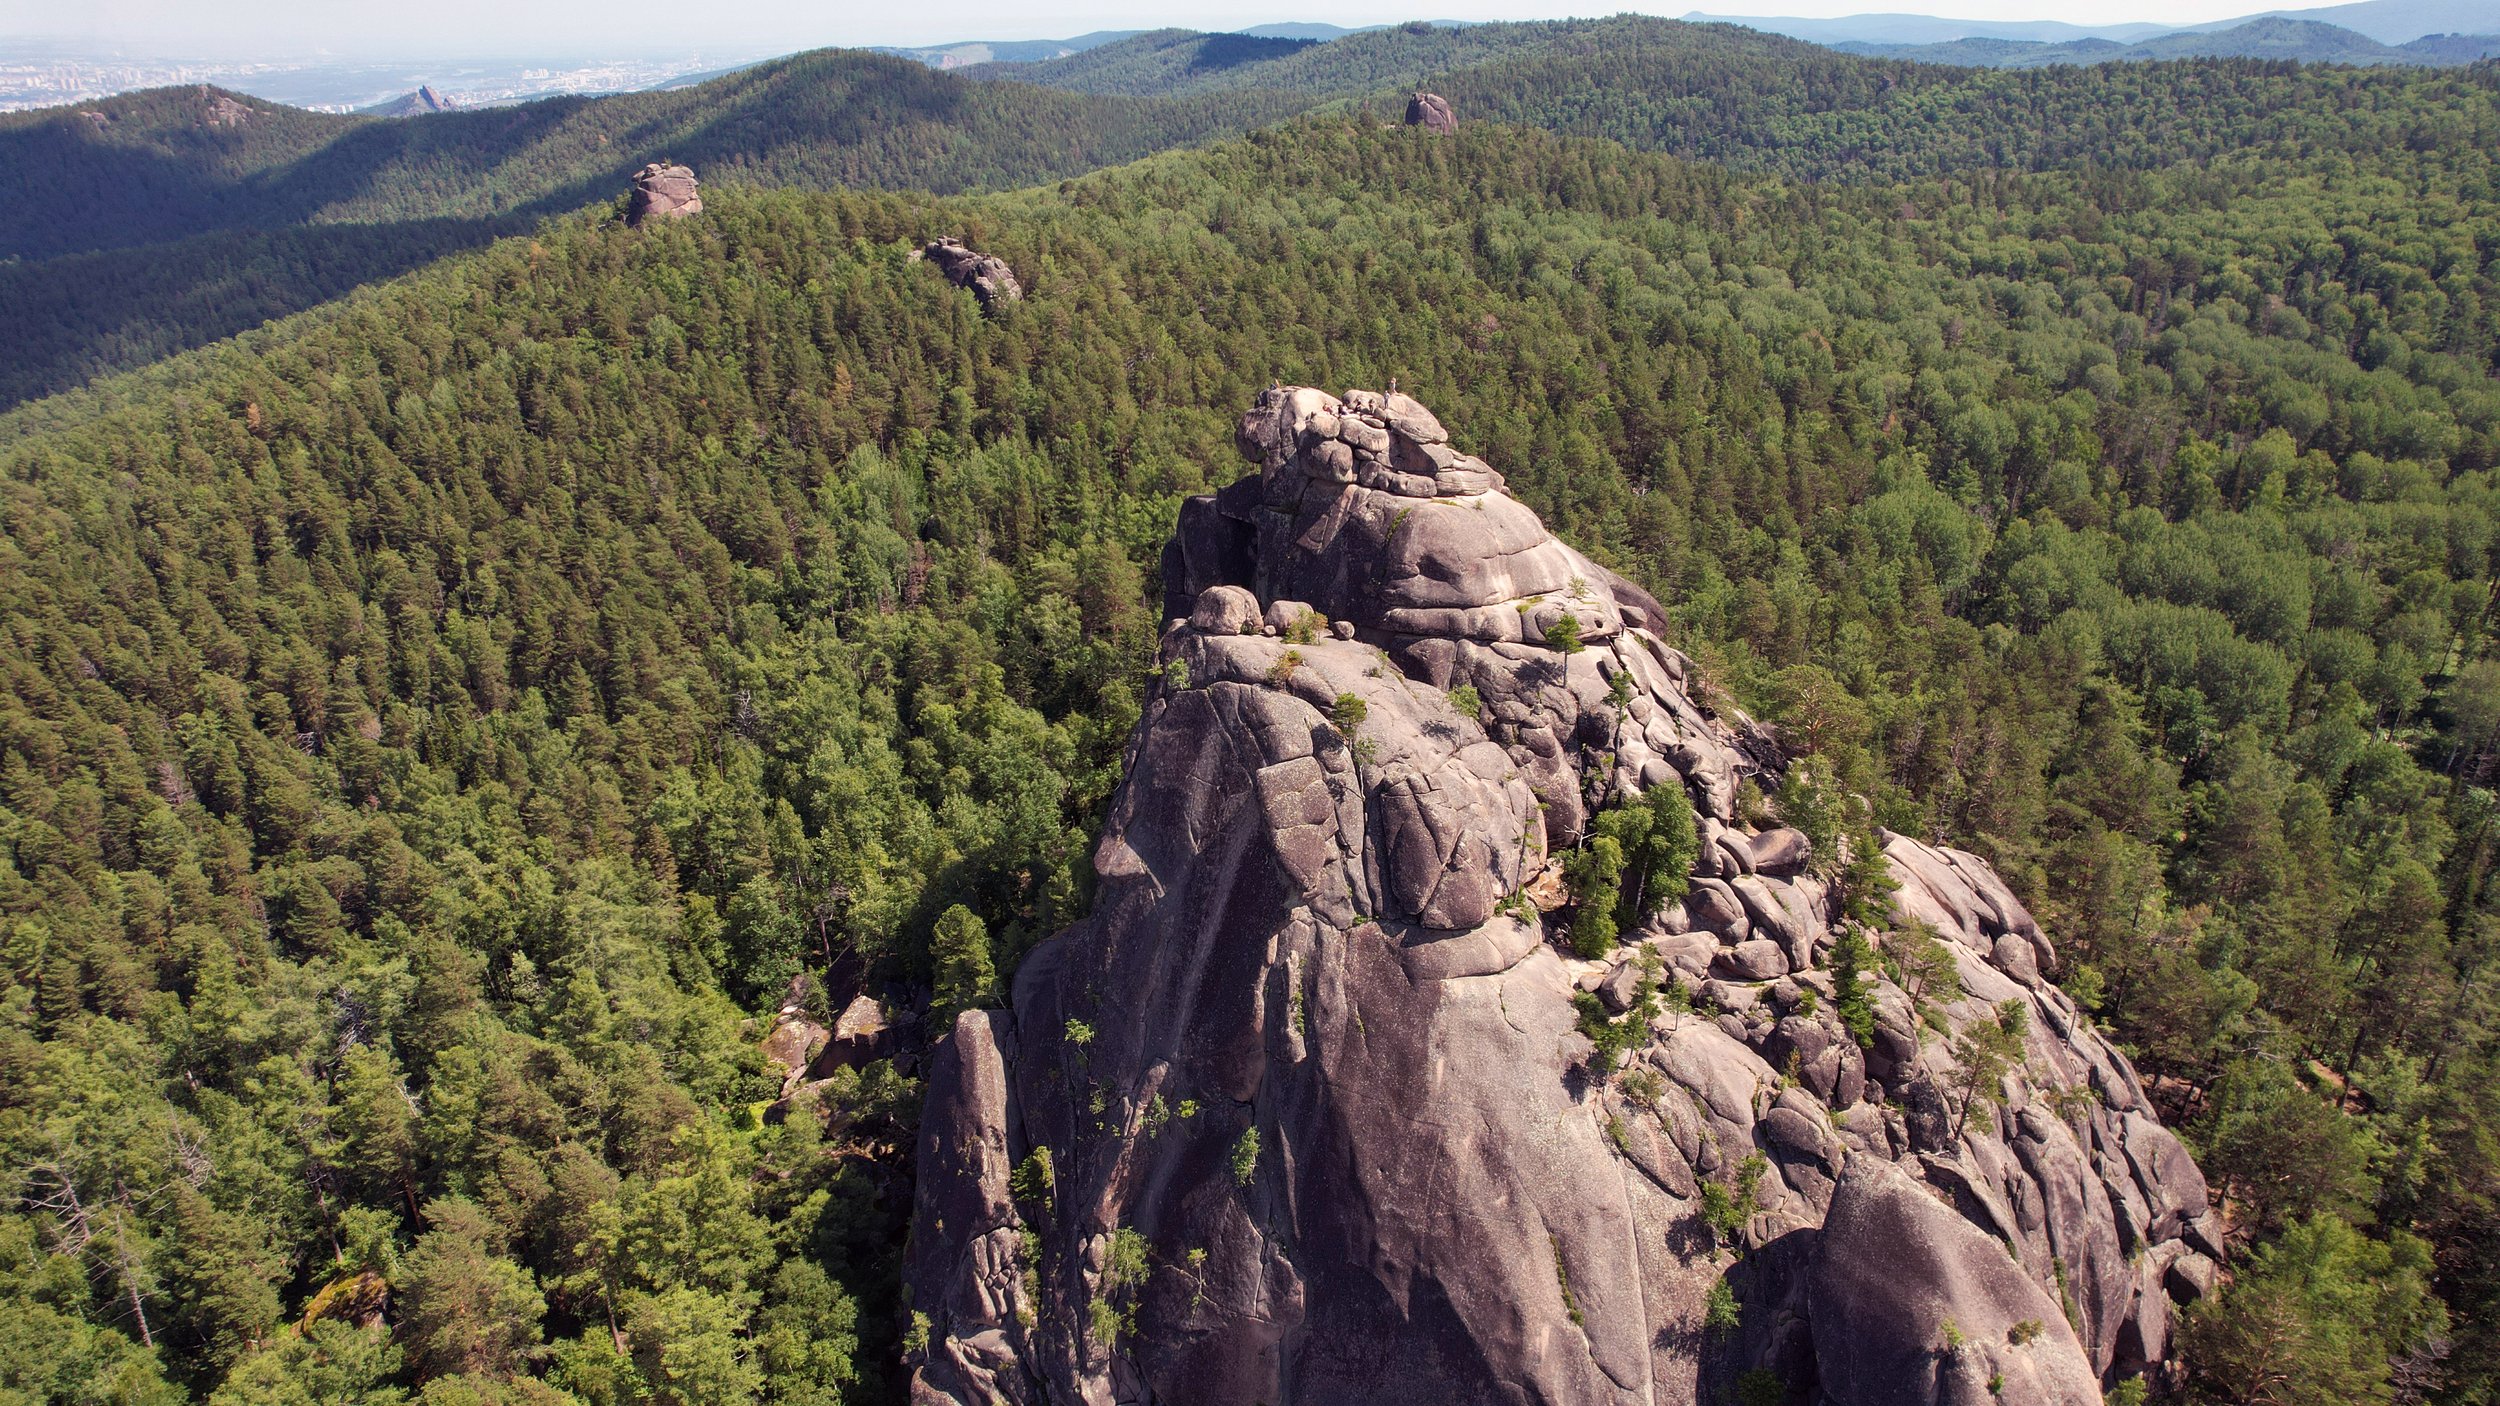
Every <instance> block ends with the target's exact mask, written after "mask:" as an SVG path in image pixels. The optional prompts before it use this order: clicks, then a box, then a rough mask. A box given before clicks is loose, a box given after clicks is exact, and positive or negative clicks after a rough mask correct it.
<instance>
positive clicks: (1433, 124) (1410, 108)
mask: <svg viewBox="0 0 2500 1406" xmlns="http://www.w3.org/2000/svg"><path fill="white" fill-rule="evenodd" d="M1406 125H1407V126H1409V127H1421V128H1423V129H1424V130H1426V131H1428V132H1455V131H1457V130H1458V114H1456V113H1454V112H1452V111H1450V100H1449V99H1448V98H1445V97H1443V96H1441V95H1440V94H1439V93H1417V94H1416V95H1415V96H1413V97H1411V98H1408V99H1407V100H1406Z"/></svg>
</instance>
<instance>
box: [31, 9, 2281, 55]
mask: <svg viewBox="0 0 2500 1406" xmlns="http://www.w3.org/2000/svg"><path fill="white" fill-rule="evenodd" d="M2275 3H2277V4H2279V3H2281V0H2275ZM1625 8H1631V9H1638V10H1641V11H1644V12H1646V13H1651V14H1661V15H1682V14H1688V13H1691V12H1692V11H1694V10H1696V9H1699V10H1706V11H1709V12H1711V13H1716V14H1761V15H1846V14H1857V13H1861V12H1864V11H1869V10H1900V11H1910V12H1915V13H1920V14H1938V15H1951V16H1954V17H1957V18H1986V19H2061V20H2069V21H2075V22H2079V23H2114V22H2118V21H2123V20H2153V21H2157V22H2161V23H2167V24H2193V23H2196V22H2199V21H2202V20H2214V19H2226V18H2229V17H2230V16H2233V15H2241V14H2248V13H2251V12H2253V11H2256V10H2262V9H2267V8H2270V6H2269V4H2268V3H2267V0H1889V3H1887V0H1871V3H1870V0H1683V3H1677V4H1672V5H1661V4H1655V3H1652V4H1632V5H1628V6H1627V5H1625V4H1622V3H1620V0H1616V3H1603V2H1602V0H1601V3H1590V0H1578V3H1574V0H1326V3H1312V0H1267V2H1266V3H1262V0H1062V3H1058V4H1038V5H1037V4H1032V3H1029V0H1028V2H1027V3H1018V0H949V3H946V4H943V5H937V4H897V3H893V0H882V2H881V3H863V0H0V62H5V61H6V60H7V58H8V52H7V50H8V41H9V40H11V39H20V40H23V39H85V40H97V41H102V42H107V43H111V44H114V45H117V46H121V47H123V48H126V49H129V50H131V51H133V52H138V51H145V52H148V53H151V54H160V55H167V56H178V55H185V54H202V55H206V54H209V53H220V54H233V53H258V54H267V55H270V56H277V55H281V54H284V55H300V54H308V53H314V52H330V53H336V54H339V55H342V56H348V55H354V56H365V55H370V56H374V57H412V56H417V55H428V56H432V55H470V56H476V57H500V56H507V55H526V54H533V53H543V54H546V55H549V56H551V57H559V56H577V57H595V56H600V55H608V56H616V57H624V56H641V55H651V54H661V53H668V52H672V51H678V50H684V49H693V50H697V51H700V52H703V53H706V54H711V53H723V54H725V53H728V52H729V51H732V50H737V51H754V52H762V51H774V52H779V51H784V50H790V49H802V48H813V47H817V46H821V45H827V44H934V43H939V42H942V41H946V40H954V39H1056V38H1063V37H1066V36H1068V35H1073V34H1081V33H1084V32H1086V31H1088V30H1095V29H1151V28H1160V27H1163V26H1171V25H1177V26H1182V27H1186V28H1190V29H1206V30H1227V29H1240V28H1245V27H1248V26H1250V25H1255V24H1263V23H1269V22H1273V21H1280V20H1326V21H1328V22H1329V23H1332V24H1341V25H1358V24H1377V23H1384V22H1391V21H1396V20H1403V19H1413V18H1428V19H1468V20H1492V19H1551V18H1559V17H1563V16H1568V15H1586V14H1612V13H1615V12H1617V11H1618V10H1621V9H1625Z"/></svg>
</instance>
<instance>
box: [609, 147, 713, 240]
mask: <svg viewBox="0 0 2500 1406" xmlns="http://www.w3.org/2000/svg"><path fill="white" fill-rule="evenodd" d="M702 213H703V197H702V196H701V195H699V194H697V193H696V191H695V179H694V171H693V170H692V169H691V168H689V167H685V166H672V165H669V164H667V163H665V162H660V161H654V162H652V163H651V164H650V165H648V166H645V167H643V168H642V169H641V170H639V171H636V172H635V173H634V194H633V199H632V200H630V201H628V202H627V204H626V206H625V223H627V224H629V225H639V224H641V223H642V222H643V221H645V220H682V219H684V218H685V217H686V216H688V215H700V214H702Z"/></svg>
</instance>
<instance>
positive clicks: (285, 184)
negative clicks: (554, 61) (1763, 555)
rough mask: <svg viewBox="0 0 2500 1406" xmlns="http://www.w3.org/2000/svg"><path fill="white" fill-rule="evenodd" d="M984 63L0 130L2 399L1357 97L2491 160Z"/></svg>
mask: <svg viewBox="0 0 2500 1406" xmlns="http://www.w3.org/2000/svg"><path fill="white" fill-rule="evenodd" d="M992 71H994V72H996V73H998V74H999V75H1001V78H1002V79H1003V80H1012V81H990V82H979V81H973V80H970V79H966V78H962V77H958V76H957V75H954V74H948V73H939V72H935V71H932V70H929V69H927V68H924V67H922V66H920V65H918V64H916V63H912V62H910V61H909V60H905V59H900V58H894V57H890V56H882V55H871V54H864V53H855V52H845V51H825V52H821V53H815V54H805V55H800V56H797V57H795V58H791V59H785V60H780V61H777V62H775V63H770V64H764V65H759V66H758V67H756V68H753V69H748V70H744V71H741V72H739V73H736V74H733V75H730V76H728V77H725V78H721V79H718V80H715V81H713V82H711V83H706V84H701V85H698V86H696V87H693V88H688V89H682V90H677V91H673V92H666V93H646V94H635V95H629V96H625V97H617V98H606V99H597V100H592V99H579V98H565V99H554V100H549V101H547V102H541V103H530V104H524V105H522V106H520V107H515V108H503V109H494V110H489V111H480V112H465V113H460V112H455V113H438V114H434V115H433V117H432V118H431V119H429V120H428V121H425V122H415V123H411V122H398V121H390V120H385V119H348V118H329V117H321V116H318V115H315V114H307V113H300V112H292V111H290V110H286V109H281V108H277V107H274V106H273V105H269V104H262V103H258V102H256V101H254V100H251V99H241V98H233V97H230V96H228V95H224V94H219V93H216V92H214V91H212V90H202V89H169V90H164V91H161V92H157V93H150V94H139V95H133V96H130V97H125V98H116V99H112V100H111V101H109V102H107V103H103V104H94V105H88V106H84V107H79V108H73V109H62V110H56V111H52V112H46V113H35V114H23V115H15V116H10V117H6V118H0V164H5V165H7V166H8V167H9V168H10V169H11V170H14V171H18V172H21V173H23V179H24V180H25V181H26V183H27V188H28V189H29V190H34V191H41V192H44V197H43V198H41V199H30V200H27V201H21V202H18V203H16V204H15V205H13V206H12V207H11V209H10V210H9V211H8V212H7V213H5V214H0V297H5V298H6V299H7V301H8V305H9V306H10V307H11V308H12V310H13V311H17V312H18V314H19V318H18V324H17V325H18V326H19V328H20V329H21V330H20V335H19V336H18V337H16V338H14V339H12V341H11V342H10V343H9V344H8V345H7V346H5V347H0V406H6V405H9V404H15V403H18V402H20V401H23V400H25V399H29V398H32V397H34V396H38V395H43V394H48V393H50V392H53V391H57V390H61V389H65V388H67V387H69V386H72V385H76V384H79V383H81V382H82V381H84V380H87V379H90V378H92V377H93V376H95V375H97V374H100V373H102V372H105V371H109V370H113V369H118V368H124V367H128V366H133V365H137V364H141V363H143V362H144V361H146V360H148V359H152V358H154V357H157V356H161V355H164V354H167V353H168V352H171V351H175V350H179V349H183V348H187V347H191V346H197V345H200V344H201V343H203V342H206V341H210V340H214V339H215V338H218V337H223V336H227V335H231V334H232V333H234V332H237V331H240V330H242V329H243V328H245V327H249V326H252V325H254V324H256V323H257V322H258V321H260V320H262V319H265V318H268V317H272V316H278V315H282V314H284V313H287V312H291V311H295V310H300V309H302V308H306V307H310V306H312V305H314V304H315V303H317V302H319V301H321V300H323V299H326V298H329V297H334V296H336V295H337V294H338V293H339V292H341V291H342V290H343V289H344V288H347V287H351V286H356V285H358V284H361V283H363V282H366V281H369V280H371V279H374V278H379V277H387V276H389V275H392V274H397V273H401V272H405V271H407V270H408V269H411V268H414V267H416V266H418V265H419V264H420V263H422V262H423V261H424V260H426V259H429V258H432V257H437V256H439V254H440V253H442V252H444V251H445V250H447V249H448V248H451V247H457V246H462V245H474V244H477V243H482V242H484V241H485V240H487V239H490V238H493V237H496V236H497V235H500V234H506V233H512V232H515V231H518V230H521V229H525V228H527V227H528V225H529V223H530V222H531V221H532V220H534V219H537V218H540V217H543V216H545V215H548V214H552V213H557V212H561V211H567V210H572V209H576V208H579V207H581V206H582V205H585V204H588V203H590V202H593V201H599V200H605V199H610V198H613V197H615V196H617V195H618V194H619V193H621V191H622V190H623V183H624V180H625V177H626V174H627V173H628V172H630V171H632V170H633V169H634V168H636V167H638V166H640V165H641V164H642V163H643V162H645V161H648V160H651V159H654V158H659V157H666V158H669V159H672V160H678V161H686V162H690V163H692V164H693V166H694V167H695V168H696V170H697V172H698V174H699V175H701V176H702V177H703V178H704V179H705V180H707V181H710V182H713V183H716V184H717V183H720V182H723V181H743V182H752V183H758V184H765V185H780V186H795V187H800V188H805V189H829V188H837V187H873V188H884V189H925V190H934V191H939V192H960V191H969V190H976V189H989V188H1000V187H1007V186H1015V185H1022V184H1027V183H1030V182H1034V181H1040V180H1047V179H1052V178H1057V177H1065V176H1071V175H1076V174H1079V173H1082V172H1085V171H1089V170H1093V169H1096V168H1098V167H1101V166H1104V165H1108V164H1112V163H1116V162H1120V161H1125V160H1129V159H1132V158H1135V157H1139V156H1142V155H1145V154H1147V153H1149V152H1154V151H1161V150H1165V149H1168V148H1172V147H1179V146H1187V145H1191V144H1194V143H1197V142H1201V141H1204V140H1207V139H1209V138H1212V137H1217V136H1223V135H1228V134H1234V133H1239V132H1243V131H1247V130H1250V129H1251V128H1254V127H1257V126H1259V125H1261V124H1263V123H1266V122H1270V121H1274V120H1276V119H1278V118H1280V117H1282V116H1285V115H1287V114H1290V113H1297V112H1303V111H1306V110H1309V109H1312V108H1314V107H1320V106H1326V105H1330V104H1348V103H1356V102H1369V103H1370V104H1371V105H1372V106H1373V108H1374V109H1375V111H1377V112H1378V113H1379V114H1380V115H1382V116H1383V117H1385V118H1387V119H1390V120H1394V119H1395V118H1396V116H1397V115H1398V113H1399V111H1400V110H1401V106H1402V104H1403V103H1404V101H1405V97H1406V93H1407V91H1408V90H1409V89H1411V88H1412V87H1415V86H1417V85H1429V86H1430V87H1432V88H1433V89H1434V90H1435V91H1438V92H1441V93H1444V94H1446V95H1448V96H1449V97H1450V98H1451V99H1452V100H1453V101H1455V102H1456V103H1457V104H1458V111H1459V114H1460V118H1461V120H1462V121H1469V122H1476V121H1498V122H1507V123H1522V124H1526V125H1530V126H1536V127H1543V128H1547V129H1549V130H1556V131H1562V132H1568V133H1572V134H1575V135H1580V136H1594V137H1605V138H1608V139H1611V140H1615V141H1620V142H1623V143H1626V144H1628V145H1631V146H1635V147H1641V148H1647V149H1652V150H1658V151H1665V152H1669V153H1672V154H1676V155H1680V156H1685V157H1688V158H1692V159H1696V160H1707V161H1713V162H1725V163H1728V164H1731V165H1735V166H1739V167H1744V168H1748V169H1759V170H1770V171H1776V172H1779V173H1782V174H1785V175H1788V176H1791V177H1794V178H1799V179H1813V180H1845V181H1862V180H1866V179H1870V178H1872V179H1884V180H1895V179H1908V178H1914V177H1921V176H1932V175H1937V174H1942V173H1946V172H1957V171H1967V170H1974V169H1989V170H1995V169H2013V170H2026V171H2042V170H2059V169H2097V168H2106V167H2117V168H2124V169H2151V168H2156V167H2162V166H2167V165H2171V164H2174V163H2176V162H2180V161H2204V160H2212V159H2218V158H2222V157H2225V156H2230V155H2235V154H2237V155H2247V154H2269V155H2284V156H2295V157H2306V156H2314V155H2317V154H2319V153H2322V152H2327V151H2338V152H2344V153H2348V154H2373V153H2376V152H2378V151H2381V150H2385V149H2391V148H2394V149H2402V150H2407V151H2414V152H2447V151H2462V150H2467V149H2471V148H2475V147H2487V146H2490V145H2492V144H2493V143H2495V142H2500V102H2496V99H2500V68H2495V67H2494V66H2493V65H2490V64H2483V65H2477V66H2475V67H2473V68H2470V69H2465V70H2449V71H2445V72H2442V73H2436V74H2431V73H2423V72H2419V71H2409V70H2408V71H2384V70H2382V71H2360V70H2334V69H2330V70H2314V69H2303V68H2300V67H2297V66H2294V65H2291V64H2288V63H2264V62H2255V61H2245V60H2199V61H2192V62H2185V63H2172V64H2144V65H2109V66H2100V67H2094V68H2063V67H2061V68H2055V69H2047V70H2041V71H2036V72H2029V71H2027V72H2004V71H1992V70H1971V69H1957V68H1942V67H1933V66H1927V65H1919V64H1909V63H1901V62H1895V61H1890V60H1875V59H1865V58H1857V57H1853V56H1850V55H1846V54H1840V53H1836V52H1833V51H1832V50H1829V49H1823V48H1819V47H1816V46H1813V45H1809V44H1804V43H1800V42H1797V41H1794V40H1788V39H1782V38H1778V37H1776V36H1770V35H1763V34H1758V33H1755V32H1753V31H1750V30H1745V29H1739V28H1736V27H1733V26H1728V25H1688V24H1681V23H1677V22H1674V21H1668V20H1655V19H1646V18H1641V17H1637V16H1622V17H1618V18H1615V19H1609V20H1593V21H1570V22H1557V23H1538V24H1506V25H1479V26H1472V27H1468V28H1464V29H1441V28H1432V27H1429V26H1407V27H1403V28H1400V29H1393V30H1385V31H1379V32H1375V33H1366V34H1359V35H1352V36H1348V37H1347V38H1344V39H1340V40H1336V41H1334V42H1331V43H1327V44H1316V45H1297V44H1293V43H1290V42H1286V41H1253V42H1241V43H1236V42H1234V41H1228V40H1224V39H1223V38H1222V37H1220V36H1216V37H1210V36H1204V35H1197V36H1191V35H1176V34H1174V33H1172V32H1168V31H1167V32H1162V33H1159V34H1155V35H1146V36H1140V37H1138V38H1135V39H1131V40H1125V41H1121V42H1119V43H1115V44H1109V45H1104V46H1102V47H1101V48H1098V49H1094V50H1090V51H1088V52H1086V53H1083V54H1078V55H1074V56H1072V57H1070V58H1067V59H1064V60H1054V61H1051V62H1049V63H1041V64H1020V65H1013V66H1009V67H1006V68H1002V69H996V70H992ZM1036 78H1039V79H1043V80H1045V81H1049V82H1055V83H1060V84H1062V85H1064V86H1066V87H1069V88H1074V89H1079V90H1083V91H1081V92H1074V93H1072V92H1065V91H1057V90H1054V89H1051V88H1047V87H1040V86H1035V84H1034V83H1033V82H1032V81H1031V80H1033V79H1036ZM211 235H217V236H219V237H210V236H211ZM81 251H83V252H81ZM95 251H103V252H95ZM113 251H119V252H113ZM73 252H76V253H78V255H79V256H78V257H76V258H73V259H66V260H65V259H63V258H61V257H59V256H62V255H67V254H71V253H73ZM11 256H14V258H15V259H16V260H18V261H17V262H6V260H9V259H10V258H11Z"/></svg>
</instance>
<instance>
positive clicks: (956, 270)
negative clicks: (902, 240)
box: [918, 235, 1024, 312]
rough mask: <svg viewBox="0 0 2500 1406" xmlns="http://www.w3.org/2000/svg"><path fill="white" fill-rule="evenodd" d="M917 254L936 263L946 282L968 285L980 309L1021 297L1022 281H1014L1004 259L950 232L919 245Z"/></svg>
mask: <svg viewBox="0 0 2500 1406" xmlns="http://www.w3.org/2000/svg"><path fill="white" fill-rule="evenodd" d="M918 257H920V258H923V259H926V260H928V261H929V262H930V263H933V264H935V265H937V266H938V271H939V272H941V273H943V274H945V275H946V279H947V281H948V282H949V283H952V284H954V285H955V286H956V287H958V288H969V289H971V290H972V296H973V297H974V298H976V299H978V300H979V301H980V304H981V310H982V311H983V312H987V311H989V310H991V309H992V308H995V307H997V306H998V305H999V304H1000V303H1013V302H1017V301H1020V300H1021V299H1022V298H1023V297H1024V285H1023V284H1021V283H1018V282H1017V281H1016V271H1015V270H1014V269H1012V268H1009V267H1008V266H1007V261H1006V260H1005V259H1002V258H999V257H998V256H997V255H995V254H984V253H981V252H979V251H977V250H974V249H971V248H968V247H966V246H965V244H964V242H963V241H962V240H960V239H957V238H955V237H954V236H952V235H948V236H945V237H943V238H939V239H932V240H930V241H929V242H928V243H926V244H924V245H922V246H920V253H919V255H918Z"/></svg>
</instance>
